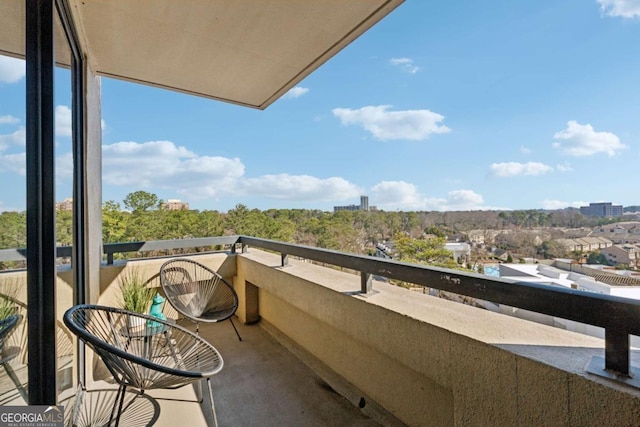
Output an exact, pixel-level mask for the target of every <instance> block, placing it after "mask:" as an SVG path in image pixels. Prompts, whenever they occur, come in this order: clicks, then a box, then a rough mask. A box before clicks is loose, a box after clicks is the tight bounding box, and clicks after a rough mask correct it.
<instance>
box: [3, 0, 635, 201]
mask: <svg viewBox="0 0 640 427" xmlns="http://www.w3.org/2000/svg"><path fill="white" fill-rule="evenodd" d="M68 79H69V75H68V71H66V70H60V71H58V78H57V81H56V106H57V107H56V123H57V127H56V129H57V130H56V141H57V145H56V165H57V186H56V191H57V194H56V199H57V200H63V199H64V198H66V197H70V196H71V187H70V185H71V167H72V165H71V160H70V159H71V154H70V147H71V145H70V138H69V135H70V110H69V85H68ZM24 97H25V95H24V63H23V62H22V61H19V60H15V59H9V58H6V57H0V180H1V182H2V183H3V184H4V185H2V190H0V211H2V210H23V209H24V206H25V190H24V189H25V177H24V169H25V166H24V124H25V113H24ZM102 102H103V104H102V111H103V120H104V123H103V200H105V201H106V200H115V201H117V202H121V201H122V200H123V199H124V197H125V196H126V195H127V194H128V193H130V192H133V191H137V190H144V191H148V192H152V193H155V194H157V195H158V197H159V198H161V199H164V200H166V199H173V198H177V199H182V200H183V201H186V202H189V203H190V205H191V207H192V208H194V209H201V210H203V209H216V210H219V211H223V212H224V211H227V210H228V209H231V208H233V207H234V206H235V205H236V204H238V203H243V204H245V205H247V206H248V207H249V208H258V209H268V208H309V209H323V210H332V208H333V206H334V205H345V204H358V203H359V196H360V195H361V194H364V195H368V196H369V202H370V204H371V205H375V206H377V207H378V208H381V209H384V210H405V211H406V210H440V211H442V210H468V209H531V208H548V209H557V208H564V207H568V206H580V205H583V204H586V203H588V202H595V201H611V202H613V203H615V204H622V205H625V206H628V205H640V195H639V193H638V191H637V188H638V187H637V182H636V181H637V179H636V173H637V172H636V171H637V167H638V166H637V165H638V164H639V163H640V154H639V153H640V152H639V145H640V0H564V1H557V0H536V1H535V2H534V1H531V2H521V1H512V0H501V1H484V2H478V1H473V0H458V1H455V2H434V1H422V0H407V1H406V2H405V3H404V4H402V5H401V6H400V7H399V8H398V9H396V10H395V11H394V12H392V13H391V14H390V15H389V16H387V17H386V18H385V19H384V20H383V21H382V22H380V23H379V24H378V25H376V26H375V27H374V28H372V29H371V30H370V31H368V32H367V33H366V34H364V35H363V36H362V37H360V38H359V39H358V40H356V41H355V42H354V43H352V44H351V45H349V46H348V47H346V48H345V49H344V50H343V51H341V52H340V53H339V54H338V55H336V56H335V57H334V58H332V59H330V60H329V61H328V62H327V63H326V64H324V65H323V66H321V67H320V68H319V69H318V70H317V71H315V72H314V73H313V74H312V75H310V76H309V77H307V78H306V79H305V80H303V81H302V82H301V83H300V84H299V85H298V86H297V87H296V88H294V89H293V90H291V91H290V92H289V93H288V94H287V95H286V96H284V97H283V98H281V99H280V100H278V101H276V102H275V103H274V104H273V105H271V106H270V107H268V108H267V109H266V110H264V111H259V110H253V109H248V108H245V107H239V106H235V105H230V104H225V103H222V102H217V101H212V100H208V99H203V98H197V97H193V96H188V95H184V94H180V93H174V92H170V91H166V90H161V89H156V88H151V87H145V86H141V85H136V84H132V83H126V82H121V81H116V80H112V79H106V78H103V79H102Z"/></svg>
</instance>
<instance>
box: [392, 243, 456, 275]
mask: <svg viewBox="0 0 640 427" xmlns="http://www.w3.org/2000/svg"><path fill="white" fill-rule="evenodd" d="M393 243H394V251H395V253H396V259H398V260H399V261H405V262H412V263H418V264H427V265H433V266H436V267H445V268H459V267H460V266H459V265H458V263H457V262H456V260H455V259H454V258H453V254H452V253H451V251H448V250H446V249H445V248H444V244H445V239H444V238H443V237H436V238H433V239H412V238H410V237H406V236H402V235H396V238H395V239H394V240H393Z"/></svg>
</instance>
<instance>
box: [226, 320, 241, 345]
mask: <svg viewBox="0 0 640 427" xmlns="http://www.w3.org/2000/svg"><path fill="white" fill-rule="evenodd" d="M229 321H230V322H231V326H233V330H234V331H236V335H237V336H238V340H240V341H242V337H241V336H240V334H239V333H238V329H236V325H234V324H233V319H232V318H231V317H230V318H229Z"/></svg>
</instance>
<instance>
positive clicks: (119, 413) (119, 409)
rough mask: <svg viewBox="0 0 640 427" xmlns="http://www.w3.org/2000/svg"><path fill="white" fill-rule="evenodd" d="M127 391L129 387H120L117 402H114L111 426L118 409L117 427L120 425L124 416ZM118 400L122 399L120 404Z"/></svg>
mask: <svg viewBox="0 0 640 427" xmlns="http://www.w3.org/2000/svg"><path fill="white" fill-rule="evenodd" d="M126 391H127V386H125V385H121V386H120V387H118V393H117V394H116V401H115V402H114V405H113V409H112V410H111V417H109V425H111V421H112V420H113V413H114V411H115V409H116V406H117V407H118V416H117V417H116V427H118V425H120V415H122V404H123V403H124V395H125V392H126ZM118 398H120V399H119V400H120V402H118Z"/></svg>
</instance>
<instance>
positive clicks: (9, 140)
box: [0, 127, 27, 152]
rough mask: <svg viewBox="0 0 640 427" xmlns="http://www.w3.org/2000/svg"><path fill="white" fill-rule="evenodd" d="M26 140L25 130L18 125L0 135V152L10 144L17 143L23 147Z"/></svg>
mask: <svg viewBox="0 0 640 427" xmlns="http://www.w3.org/2000/svg"><path fill="white" fill-rule="evenodd" d="M26 140H27V131H26V130H25V129H24V128H23V127H20V128H19V129H18V130H16V131H15V132H12V133H8V134H4V135H0V152H2V151H4V150H6V149H7V147H9V146H10V145H18V146H21V147H24V145H25V143H26Z"/></svg>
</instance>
